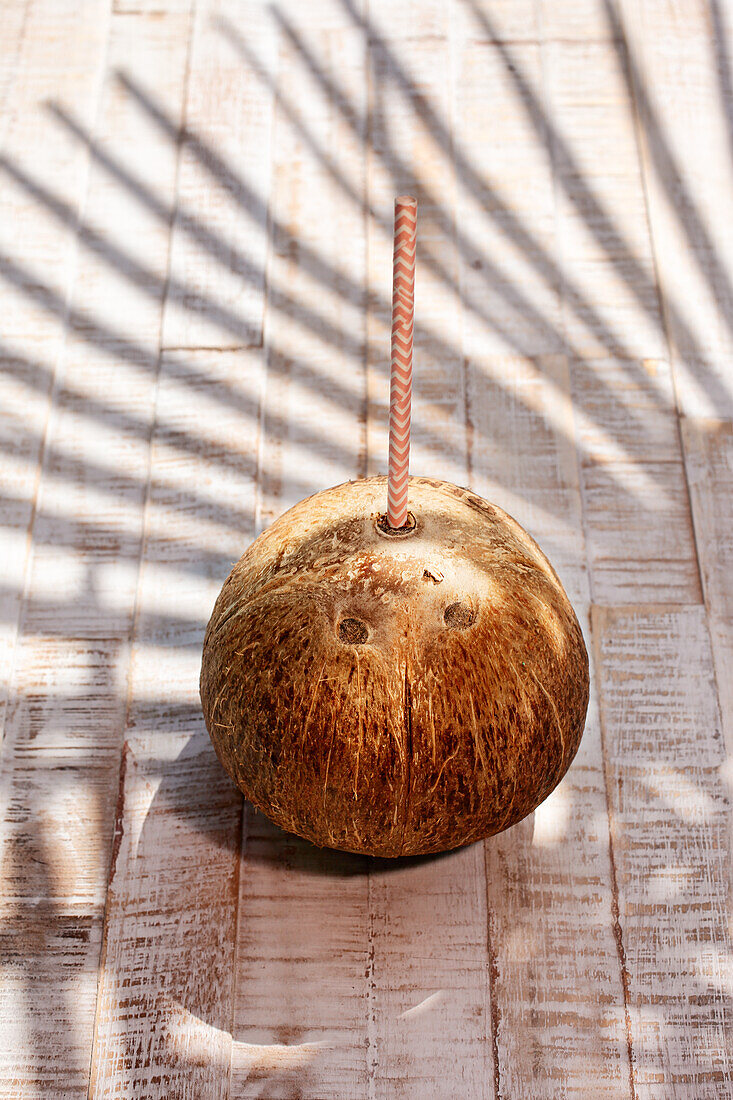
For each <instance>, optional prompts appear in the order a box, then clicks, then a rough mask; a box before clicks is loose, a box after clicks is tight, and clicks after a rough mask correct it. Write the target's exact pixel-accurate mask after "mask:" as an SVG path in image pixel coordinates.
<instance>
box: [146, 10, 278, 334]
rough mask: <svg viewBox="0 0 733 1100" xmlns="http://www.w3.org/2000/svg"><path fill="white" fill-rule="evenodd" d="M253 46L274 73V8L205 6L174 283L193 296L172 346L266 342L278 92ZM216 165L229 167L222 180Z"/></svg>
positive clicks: (187, 297)
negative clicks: (258, 70)
mask: <svg viewBox="0 0 733 1100" xmlns="http://www.w3.org/2000/svg"><path fill="white" fill-rule="evenodd" d="M243 41H244V42H246V49H247V50H248V51H251V52H252V53H253V54H254V56H255V57H256V58H257V62H258V63H259V65H261V66H262V67H263V69H264V70H265V72H268V73H271V71H272V68H273V64H274V60H275V57H274V45H275V42H276V35H275V28H274V26H273V19H272V13H271V12H270V11H269V9H268V8H267V7H266V5H263V4H261V3H259V2H258V0H255V2H249V3H241V2H240V0H209V2H207V3H201V4H199V5H198V9H197V17H196V32H195V34H194V38H193V46H192V57H191V79H190V86H189V94H188V99H187V103H186V133H187V140H186V139H184V144H183V150H182V154H181V166H180V180H179V187H178V203H177V214H176V222H175V225H174V228H173V243H172V252H171V278H172V279H173V280H177V281H178V282H180V283H181V284H182V285H184V286H185V294H182V295H180V296H177V297H176V298H175V299H173V300H172V301H171V306H170V308H168V309H167V310H166V316H165V326H164V331H163V345H164V347H194V348H195V347H220V348H224V347H237V346H241V345H243V344H261V343H262V323H263V303H264V294H263V288H264V271H265V257H266V245H267V194H268V192H269V186H270V164H271V158H270V130H271V123H272V88H271V87H270V86H269V84H268V83H267V82H266V81H264V80H262V79H259V78H258V77H257V75H256V74H255V73H254V72H253V71H252V66H251V65H250V64H248V62H247V60H246V58H245V57H243V56H242V53H241V48H239V47H241V43H242V42H243ZM202 154H203V155H202ZM206 154H208V157H207V156H206ZM216 162H218V163H220V164H225V165H226V172H225V173H223V172H222V173H219V174H218V177H217V176H216V175H214V174H213V173H212V172H211V167H212V165H213V164H214V163H216ZM250 193H254V195H256V196H257V199H258V201H257V202H256V203H253V202H251V201H249V198H248V196H249V194H250ZM194 211H195V215H193V212H194ZM212 302H213V303H215V306H216V309H215V310H214V309H212V308H211V303H212Z"/></svg>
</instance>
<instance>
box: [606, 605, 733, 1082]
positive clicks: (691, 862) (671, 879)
mask: <svg viewBox="0 0 733 1100" xmlns="http://www.w3.org/2000/svg"><path fill="white" fill-rule="evenodd" d="M593 625H594V647H595V654H596V663H597V667H598V670H599V679H600V687H601V716H602V722H603V734H604V745H605V754H606V763H607V769H608V772H607V778H608V791H609V798H610V805H611V813H612V839H613V852H614V860H615V866H616V875H617V881H618V892H619V925H620V933H621V936H622V941H623V948H624V959H625V969H626V981H627V987H628V997H629V1017H630V1025H631V1037H632V1044H633V1051H634V1085H635V1095H636V1096H637V1097H639V1100H661V1098H663V1097H664V1098H666V1097H669V1096H675V1097H679V1098H680V1100H712V1098H715V1100H719V1098H721V1097H723V1096H729V1095H730V1086H731V1082H732V1081H733V1057H732V1054H731V1052H733V963H732V957H733V956H732V955H731V938H730V916H731V914H730V885H731V883H730V878H731V848H730V837H731V830H730V825H731V820H730V818H731V803H730V800H729V798H728V797H727V796H726V791H725V786H724V783H723V777H722V775H721V766H722V765H723V764H724V763H725V746H724V743H723V738H722V735H721V730H720V720H719V714H718V705H717V698H716V692H715V680H714V675H713V665H712V656H711V652H710V641H709V637H708V630H707V625H706V622H705V612H704V609H703V608H692V607H691V608H681V609H670V610H668V611H664V610H662V609H648V610H647V609H639V610H638V611H633V610H624V609H621V610H615V609H603V608H599V609H596V610H595V611H594V620H593Z"/></svg>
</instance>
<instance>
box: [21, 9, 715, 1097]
mask: <svg viewBox="0 0 733 1100" xmlns="http://www.w3.org/2000/svg"><path fill="white" fill-rule="evenodd" d="M195 7H196V12H195V18H194V19H193V20H192V18H191V0H112V2H110V0H84V2H82V3H80V4H77V5H63V4H58V3H55V2H50V0H33V2H32V3H26V2H25V0H8V2H6V3H4V4H2V5H0V38H1V39H2V48H1V49H0V158H4V159H0V178H1V179H2V187H1V188H0V309H1V312H2V329H3V336H2V345H1V346H0V456H1V457H0V464H1V466H2V482H3V490H2V494H0V549H1V550H2V561H3V580H2V583H1V584H0V683H1V684H2V685H3V686H2V687H0V707H4V706H5V701H6V700H7V699H8V698H9V699H10V705H9V707H8V708H7V710H6V712H5V713H6V739H5V743H4V746H3V756H2V761H1V762H0V859H1V861H2V862H1V863H0V867H1V873H2V884H1V889H2V897H1V898H0V923H1V924H2V931H1V932H0V944H1V945H2V946H1V947H0V952H1V955H2V971H1V972H0V1097H8V1098H9V1100H11V1098H12V1100H19V1098H25V1097H41V1096H43V1097H47V1096H51V1097H55V1096H57V1095H58V1096H64V1097H67V1096H68V1097H77V1096H79V1097H83V1096H85V1095H86V1094H87V1091H88V1088H89V1086H90V1076H89V1069H90V1055H91V1086H90V1095H92V1096H94V1097H95V1098H96V1097H100V1098H101V1097H106V1096H117V1097H125V1098H127V1097H128V1096H135V1097H138V1096H139V1097H140V1100H147V1098H151V1100H163V1098H166V1100H167V1098H168V1097H172V1098H175V1097H190V1098H191V1100H194V1098H195V1100H198V1098H199V1097H204V1096H205V1097H209V1096H211V1097H216V1098H220V1100H234V1098H235V1097H236V1098H237V1100H239V1098H240V1097H241V1098H245V1097H260V1096H261V1097H265V1096H267V1097H275V1098H280V1100H292V1098H293V1097H295V1096H300V1097H303V1098H304V1100H307V1098H311V1100H316V1098H318V1100H321V1098H324V1100H325V1098H327V1097H338V1098H339V1100H341V1098H342V1097H344V1098H354V1100H377V1098H378V1097H385V1098H386V1097H392V1096H398V1097H420V1100H422V1098H423V1097H433V1096H435V1097H442V1096H445V1097H450V1098H451V1100H452V1098H453V1097H454V1096H457V1095H460V1096H461V1097H463V1096H466V1097H469V1098H470V1097H481V1098H482V1100H483V1098H484V1097H486V1098H491V1097H498V1096H501V1097H506V1098H507V1100H509V1098H516V1100H525V1098H526V1097H528V1096H530V1097H532V1098H534V1097H535V1096H536V1097H537V1098H538V1100H545V1098H547V1100H549V1098H552V1100H555V1098H556V1097H557V1098H560V1097H566V1098H567V1097H577V1098H578V1100H580V1098H582V1100H586V1098H587V1097H595V1096H603V1097H608V1098H611V1097H613V1098H614V1100H617V1098H619V1100H620V1098H624V1100H668V1098H669V1100H671V1098H675V1100H728V1098H730V1097H733V1066H731V1055H730V1051H731V1049H733V1028H732V1020H733V1005H732V1003H731V1002H732V997H733V972H732V970H731V959H732V958H733V952H732V950H731V932H732V929H733V917H732V915H731V911H730V904H731V901H730V899H731V897H732V896H733V886H732V883H731V870H730V868H731V844H732V843H733V831H732V829H731V825H732V822H731V814H730V804H731V797H733V787H732V785H731V783H732V781H731V776H732V775H733V771H732V770H731V763H730V754H731V752H732V751H733V726H732V725H731V708H732V707H733V696H732V695H731V687H730V685H731V683H733V657H732V656H731V654H732V653H733V648H732V643H731V637H733V609H732V608H731V604H730V593H731V584H730V579H729V577H730V573H731V568H732V567H733V560H732V558H731V525H732V523H733V517H732V516H731V514H730V499H731V490H732V489H733V485H731V468H732V466H733V453H732V451H733V444H732V436H731V424H730V418H731V409H732V408H733V387H732V386H731V380H730V368H729V363H730V359H731V350H732V349H731V336H732V334H733V325H732V323H731V316H732V315H733V305H732V303H733V293H732V292H731V279H732V278H733V276H731V275H730V272H731V271H732V270H733V254H732V253H731V248H732V247H733V246H732V244H731V230H730V225H731V218H730V216H729V215H730V210H729V204H730V191H731V188H730V183H731V182H732V181H731V150H732V149H733V143H732V142H731V133H732V132H733V131H732V129H731V117H733V114H732V108H731V103H733V67H732V66H731V60H730V59H731V56H733V55H732V50H733V39H732V32H731V27H732V26H733V16H731V13H730V12H729V10H728V5H726V4H725V3H723V2H722V0H710V3H707V2H706V0H645V3H644V4H643V5H637V4H634V3H632V2H631V0H618V2H615V0H608V2H606V0H589V2H588V3H583V4H579V3H577V0H554V2H553V3H545V2H544V0H541V2H537V0H492V2H491V3H488V2H485V0H451V2H450V3H449V4H445V5H441V4H439V3H437V2H433V0H430V2H429V3H411V4H408V7H407V8H406V9H404V14H405V20H406V21H405V24H404V25H402V26H401V25H399V24H398V23H397V22H396V19H395V9H394V6H392V7H390V6H389V5H387V4H385V3H383V2H382V0H378V2H373V0H369V4H368V5H367V4H366V3H361V2H358V0H315V2H314V3H311V4H308V5H302V4H298V3H296V2H295V0H292V2H291V0H285V2H283V3H279V2H278V3H277V4H275V5H274V6H273V7H272V8H267V7H266V6H265V7H263V6H262V5H261V4H260V3H258V2H256V0H252V2H251V3H250V2H249V0H247V2H246V3H239V2H238V0H197V2H196V4H195ZM622 17H623V18H622ZM192 23H193V24H194V31H193V39H192V40H191V41H190V42H189V39H190V34H191V28H192ZM110 25H111V28H112V34H111V38H110V39H109V40H108V32H109V28H110ZM189 44H190V50H189ZM187 72H188V77H187V75H186V74H187ZM103 78H104V80H103ZM187 79H188V92H187V93H186V91H185V84H186V80H187ZM401 191H414V193H416V194H417V197H418V199H419V203H420V207H419V218H418V266H417V279H416V318H417V332H416V344H415V348H416V351H415V386H416V389H415V404H414V415H415V434H414V445H413V463H412V470H413V472H414V473H417V474H429V475H434V476H437V477H441V478H449V479H451V480H454V481H457V482H458V483H461V484H470V485H471V486H472V487H473V488H475V489H476V491H478V492H480V493H482V495H485V496H486V497H488V498H489V499H492V500H494V501H496V502H497V503H499V504H500V505H501V506H503V507H505V508H506V509H507V510H508V511H509V512H510V513H511V514H512V515H514V516H516V518H517V519H518V520H519V521H520V522H521V523H522V524H523V525H524V526H525V527H526V528H527V529H528V530H529V531H530V532H531V533H532V534H533V535H534V536H536V537H537V539H538V541H539V543H540V545H541V546H542V548H543V549H544V550H545V551H546V553H547V554H548V556H549V558H550V560H551V561H552V563H553V565H554V566H555V567H556V568H557V570H558V573H559V575H560V577H561V579H562V581H563V583H564V585H565V587H566V589H567V591H568V594H569V596H570V598H571V600H572V602H573V604H574V606H575V607H576V609H577V611H578V614H579V617H580V618H581V621H582V623H583V629H584V632H585V634H586V640H587V641H588V640H590V639H591V636H592V638H593V641H594V653H593V655H592V664H593V665H594V668H595V677H596V679H595V687H594V690H593V698H592V702H591V709H590V712H589V718H588V726H587V730H586V733H585V737H584V739H583V742H582V745H581V749H580V752H579V754H578V756H577V758H576V760H575V762H574V764H573V766H572V767H571V769H570V771H569V772H568V775H567V776H566V778H565V780H564V781H563V783H562V784H561V785H560V786H559V788H558V789H557V790H556V792H555V793H554V794H553V795H552V796H551V798H550V799H548V800H547V802H545V803H544V804H543V805H542V806H541V807H540V808H539V809H538V811H537V812H536V813H535V814H534V815H533V816H532V817H531V818H529V819H527V820H525V821H524V822H522V823H520V825H518V826H517V827H516V828H514V829H512V830H510V831H509V832H507V833H505V834H502V835H501V836H499V837H496V838H493V839H492V840H491V841H490V842H489V843H488V844H486V846H480V845H479V846H474V847H471V848H466V849H464V850H462V851H460V852H455V853H452V854H450V855H447V856H445V857H443V858H440V859H430V860H423V861H419V860H418V861H412V862H402V863H393V862H391V861H389V862H388V861H383V862H379V861H370V860H366V859H364V858H362V857H357V856H345V855H342V854H339V853H335V852H330V851H327V850H320V849H316V848H313V847H311V846H309V845H308V844H306V843H305V842H302V841H299V840H297V839H295V838H293V837H291V836H288V835H286V834H284V833H282V832H281V831H279V830H278V829H276V828H275V827H274V826H273V825H271V824H270V823H269V822H268V821H267V820H265V819H264V818H263V817H261V816H260V815H258V814H256V813H255V812H254V811H253V810H252V809H251V807H249V806H245V807H244V818H243V821H242V822H240V816H241V811H242V806H241V801H240V796H239V795H238V793H237V791H236V790H235V788H234V787H233V786H232V785H231V784H230V783H229V781H228V780H227V779H226V776H225V774H224V772H223V771H222V769H221V767H220V765H219V764H218V762H217V760H216V759H215V758H214V755H213V752H212V749H211V747H210V744H209V741H208V738H207V737H206V735H205V732H204V729H203V724H202V720H201V714H200V708H199V702H198V696H197V681H198V672H199V660H200V645H201V640H202V637H203V628H204V625H205V622H206V619H207V617H208V615H209V613H210V611H211V607H212V605H213V602H214V599H215V596H216V593H217V592H218V590H219V587H220V584H221V582H222V580H223V579H224V577H225V576H226V574H227V572H228V570H229V568H230V566H231V564H232V563H233V562H234V560H236V559H237V558H238V557H239V555H240V554H241V552H242V550H243V549H244V548H245V546H246V544H247V543H248V542H249V541H250V540H251V539H252V538H253V536H254V535H255V534H256V533H257V532H258V531H261V530H262V529H263V528H264V527H265V526H266V525H267V524H269V523H270V522H271V521H272V520H273V519H274V518H275V517H276V516H277V515H279V514H280V513H281V512H282V511H283V510H284V509H285V508H287V507H288V506H289V505H290V504H293V503H295V502H296V501H298V500H299V499H301V498H302V497H303V496H305V495H307V494H308V493H310V492H313V491H315V490H318V489H321V488H323V487H325V486H328V485H332V484H334V483H337V482H339V481H343V480H344V479H346V478H350V477H357V476H361V475H363V474H367V473H376V472H385V471H386V459H387V397H388V385H387V379H388V363H389V317H390V293H389V292H390V273H391V234H392V202H393V198H394V196H395V195H396V194H398V193H400V192H401ZM161 348H163V352H162V354H161ZM678 413H681V414H682V416H683V419H682V420H681V421H679V419H678ZM685 417H687V418H688V419H685ZM680 434H681V443H680ZM688 486H689V500H688ZM691 517H692V519H691ZM693 529H694V540H693ZM696 550H697V553H698V555H699V576H698V566H697V563H696V559H695V551H696ZM703 597H704V605H703ZM593 602H595V604H596V605H598V606H596V607H595V608H594V609H593V611H592V615H591V611H590V607H591V605H592V603H593ZM591 621H592V631H591ZM716 691H717V694H718V695H719V699H720V704H721V708H722V717H719V714H718V704H717V701H716ZM123 742H125V749H124V768H123V773H122V777H121V781H120V776H119V764H120V753H121V749H122V746H123ZM726 750H727V751H726ZM609 808H610V822H609ZM240 853H241V857H240ZM110 855H111V856H112V859H111V861H110ZM105 906H106V922H104V926H103V915H104V909H105ZM103 927H104V933H103ZM100 948H101V949H102V950H103V964H102V966H101V967H100ZM95 1005H96V1010H95ZM95 1011H96V1024H95ZM92 1039H93V1040H94V1042H93V1046H92Z"/></svg>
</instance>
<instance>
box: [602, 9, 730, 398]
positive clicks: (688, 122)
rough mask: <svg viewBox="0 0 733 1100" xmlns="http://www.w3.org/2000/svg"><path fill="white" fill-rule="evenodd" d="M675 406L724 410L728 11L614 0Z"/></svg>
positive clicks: (727, 367)
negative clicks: (632, 101) (620, 26)
mask: <svg viewBox="0 0 733 1100" xmlns="http://www.w3.org/2000/svg"><path fill="white" fill-rule="evenodd" d="M620 8H621V11H622V13H623V30H624V32H625V34H626V36H627V40H628V48H629V59H630V62H629V71H630V75H631V78H632V82H633V88H634V96H635V102H636V109H637V113H638V122H639V138H640V144H641V149H642V153H643V164H644V177H645V186H646V190H647V195H648V203H649V216H650V222H651V227H652V231H653V235H654V248H655V252H656V257H657V270H658V276H659V284H660V288H661V294H662V301H663V305H664V309H665V315H666V319H667V326H668V330H669V336H670V340H671V344H672V349H673V359H672V364H673V368H674V374H675V386H676V391H677V400H678V404H679V409H680V412H681V413H683V414H684V415H686V416H696V417H724V418H730V417H731V415H733V381H732V380H731V373H730V360H731V354H732V353H733V324H732V322H731V318H732V317H733V282H732V281H731V276H730V272H731V270H733V232H732V231H731V224H733V219H732V218H731V214H732V213H733V205H732V200H731V184H732V183H733V173H732V169H731V133H732V130H731V117H732V113H733V83H732V71H731V54H732V51H733V21H732V20H731V12H730V9H729V5H727V4H726V3H724V2H720V0H713V2H712V3H710V4H707V3H705V2H704V0H681V2H679V0H674V2H671V0H650V2H648V3H644V4H634V3H627V2H625V0H624V2H622V4H621V5H620Z"/></svg>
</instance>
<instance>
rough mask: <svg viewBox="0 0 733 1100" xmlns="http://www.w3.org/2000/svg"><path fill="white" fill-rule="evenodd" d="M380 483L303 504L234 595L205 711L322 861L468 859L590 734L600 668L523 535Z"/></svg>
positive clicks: (245, 786)
mask: <svg viewBox="0 0 733 1100" xmlns="http://www.w3.org/2000/svg"><path fill="white" fill-rule="evenodd" d="M385 501H386V477H372V478H366V479H363V480H358V481H350V482H346V483H345V484H343V485H337V486H335V487H334V488H331V489H326V490H325V491H323V492H320V493H316V494H315V495H314V496H311V497H308V498H307V499H306V500H302V501H300V502H299V503H298V504H296V505H295V506H294V507H293V508H291V509H290V510H289V511H288V512H286V513H285V514H284V515H282V516H281V517H280V518H279V519H278V520H277V521H276V522H275V523H273V524H272V526H271V527H270V528H269V529H268V530H266V531H265V532H263V534H261V535H260V536H259V538H257V539H256V540H255V541H254V542H253V543H252V544H251V545H250V546H249V548H248V549H247V551H246V552H245V553H244V555H243V556H242V558H241V559H240V561H239V562H238V563H237V564H236V565H235V567H234V569H233V570H232V572H231V573H230V575H229V577H228V578H227V580H226V582H225V584H224V586H223V588H222V590H221V593H220V595H219V597H218V599H217V601H216V605H215V607H214V610H213V614H212V616H211V620H210V622H209V625H208V628H207V631H206V638H205V642H204V653H203V664H202V669H201V699H202V703H203V710H204V716H205V719H206V725H207V728H208V730H209V734H210V736H211V739H212V741H213V743H214V747H215V749H216V752H217V754H218V756H219V759H220V760H221V762H222V764H223V765H224V767H225V768H226V770H227V771H228V772H229V774H230V775H231V776H232V778H233V779H234V780H235V782H236V783H237V784H238V785H239V787H240V788H241V790H242V791H243V792H244V794H245V795H246V797H247V798H248V799H250V801H251V802H252V803H254V805H255V806H256V807H257V808H258V809H260V810H261V811H262V812H263V813H264V814H266V815H267V817H269V818H270V819H271V820H272V821H274V822H276V823H277V824H278V825H280V826H281V827H282V828H283V829H286V830H288V831H289V832H293V833H297V834H299V835H300V836H302V837H305V838H306V839H308V840H310V841H312V842H313V843H314V844H317V845H321V846H327V847H331V848H340V849H344V850H346V851H350V852H362V853H367V854H370V855H376V856H401V855H416V854H418V853H427V852H438V851H441V850H444V849H448V848H454V847H457V846H458V845H462V844H469V843H471V842H472V841H475V840H478V839H480V838H481V837H485V836H489V835H490V834H492V833H497V832H500V831H501V830H502V829H506V828H508V827H509V826H510V825H513V824H514V823H515V822H517V821H519V820H521V818H523V817H525V816H526V815H527V814H528V813H530V812H531V811H532V810H533V809H534V808H535V807H536V806H537V805H539V803H540V802H542V801H543V799H544V798H546V797H547V795H548V794H549V793H550V791H552V789H553V788H554V787H555V786H556V784H557V783H558V782H559V781H560V779H561V778H562V777H563V775H564V774H565V772H566V771H567V769H568V767H569V765H570V762H571V761H572V759H573V756H574V755H575V753H576V751H577V748H578V744H579V742H580V738H581V735H582V732H583V724H584V720H585V714H586V709H587V704H588V689H589V681H588V656H587V653H586V648H585V645H584V642H583V635H582V633H581V630H580V626H579V624H578V620H577V618H576V616H575V613H574V612H573V609H572V607H571V605H570V602H569V600H568V597H567V596H566V594H565V592H564V590H563V587H562V585H561V583H560V581H559V579H558V577H557V574H556V573H555V571H554V570H553V568H552V566H551V565H550V563H549V562H548V560H547V558H546V557H545V556H544V554H543V553H542V551H541V550H540V548H539V547H538V546H537V544H536V543H535V542H534V540H533V539H532V538H530V536H529V535H528V534H527V533H526V531H524V530H523V529H522V528H521V527H520V525H519V524H518V523H517V522H516V521H515V520H513V519H512V518H511V517H510V516H508V515H507V514H506V513H505V512H503V511H502V510H501V509H500V508H497V507H496V506H495V505H493V504H489V503H488V502H487V501H485V500H482V499H481V498H480V497H478V496H476V494H475V493H472V492H471V491H470V490H469V489H464V488H460V487H458V486H456V485H452V484H449V483H447V482H443V481H436V480H432V479H430V478H422V477H411V478H410V481H409V501H410V518H411V521H412V520H414V527H413V528H412V529H411V530H407V531H406V532H404V533H400V534H391V533H389V531H386V532H385V531H384V530H382V529H380V516H382V515H383V512H384V506H385Z"/></svg>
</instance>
